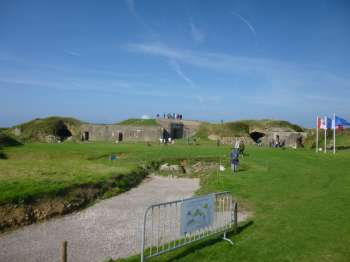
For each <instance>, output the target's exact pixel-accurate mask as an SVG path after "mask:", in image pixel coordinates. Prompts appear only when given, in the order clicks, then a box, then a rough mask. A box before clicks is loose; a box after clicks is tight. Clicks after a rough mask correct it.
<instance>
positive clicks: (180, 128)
mask: <svg viewBox="0 0 350 262" xmlns="http://www.w3.org/2000/svg"><path fill="white" fill-rule="evenodd" d="M183 133H184V125H183V124H178V123H172V124H171V125H170V134H171V139H178V138H182V137H183Z"/></svg>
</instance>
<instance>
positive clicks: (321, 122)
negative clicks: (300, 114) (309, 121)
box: [317, 116, 332, 129]
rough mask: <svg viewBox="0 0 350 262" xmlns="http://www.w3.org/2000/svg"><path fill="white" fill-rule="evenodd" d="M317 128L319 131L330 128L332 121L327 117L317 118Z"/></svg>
mask: <svg viewBox="0 0 350 262" xmlns="http://www.w3.org/2000/svg"><path fill="white" fill-rule="evenodd" d="M317 128H319V129H327V128H332V119H331V118H329V117H327V116H325V117H318V118H317Z"/></svg>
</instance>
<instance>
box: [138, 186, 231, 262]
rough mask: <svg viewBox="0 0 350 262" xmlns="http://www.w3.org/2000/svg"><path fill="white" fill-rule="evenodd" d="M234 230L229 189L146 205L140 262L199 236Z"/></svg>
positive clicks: (224, 237)
mask: <svg viewBox="0 0 350 262" xmlns="http://www.w3.org/2000/svg"><path fill="white" fill-rule="evenodd" d="M231 230H235V231H237V202H234V201H233V199H232V196H231V194H230V193H229V192H221V193H214V194H210V195H206V196H202V197H193V198H188V199H183V200H176V201H171V202H164V203H159V204H155V205H151V206H150V207H148V208H147V210H146V211H145V214H144V219H143V228H142V236H141V262H144V261H145V260H146V259H148V258H151V257H154V256H158V255H161V254H164V253H166V252H168V251H171V250H174V249H177V248H180V247H182V246H184V245H187V244H189V243H193V242H195V241H198V240H201V239H203V238H206V237H209V236H212V235H215V234H223V239H224V240H226V241H228V242H230V243H231V244H233V243H232V241H231V240H230V239H227V238H226V233H227V232H228V231H231Z"/></svg>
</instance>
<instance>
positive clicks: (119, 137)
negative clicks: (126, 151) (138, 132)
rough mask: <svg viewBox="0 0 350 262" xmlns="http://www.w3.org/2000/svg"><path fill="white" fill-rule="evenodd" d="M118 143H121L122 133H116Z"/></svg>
mask: <svg viewBox="0 0 350 262" xmlns="http://www.w3.org/2000/svg"><path fill="white" fill-rule="evenodd" d="M118 141H119V142H122V141H123V133H122V132H119V133H118Z"/></svg>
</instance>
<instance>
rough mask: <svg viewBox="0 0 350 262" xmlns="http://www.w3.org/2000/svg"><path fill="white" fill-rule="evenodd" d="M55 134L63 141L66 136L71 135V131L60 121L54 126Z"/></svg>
mask: <svg viewBox="0 0 350 262" xmlns="http://www.w3.org/2000/svg"><path fill="white" fill-rule="evenodd" d="M56 136H58V137H59V138H60V140H61V141H64V140H66V139H67V138H68V137H71V136H72V133H71V132H70V131H69V129H68V127H67V126H66V125H65V124H64V123H63V122H60V123H59V124H58V125H57V127H56Z"/></svg>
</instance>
